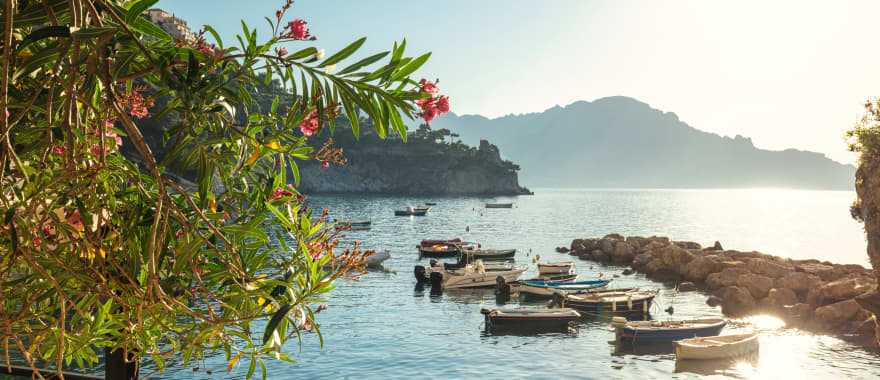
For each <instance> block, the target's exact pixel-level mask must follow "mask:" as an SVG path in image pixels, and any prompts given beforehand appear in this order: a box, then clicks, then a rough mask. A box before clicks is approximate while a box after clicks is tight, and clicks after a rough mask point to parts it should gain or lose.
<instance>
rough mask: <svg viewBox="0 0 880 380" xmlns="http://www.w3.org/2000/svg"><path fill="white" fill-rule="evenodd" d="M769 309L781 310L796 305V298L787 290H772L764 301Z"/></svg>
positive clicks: (795, 295) (791, 291)
mask: <svg viewBox="0 0 880 380" xmlns="http://www.w3.org/2000/svg"><path fill="white" fill-rule="evenodd" d="M764 300H765V303H766V305H767V306H769V307H770V308H782V307H785V306H789V305H794V304H796V303H798V296H797V294H795V292H794V291H793V290H791V289H788V288H773V289H770V292H768V293H767V298H765V299H764Z"/></svg>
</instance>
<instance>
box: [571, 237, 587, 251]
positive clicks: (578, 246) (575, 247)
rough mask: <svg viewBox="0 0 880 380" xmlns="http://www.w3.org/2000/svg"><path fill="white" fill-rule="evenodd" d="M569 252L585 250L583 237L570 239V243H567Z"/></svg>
mask: <svg viewBox="0 0 880 380" xmlns="http://www.w3.org/2000/svg"><path fill="white" fill-rule="evenodd" d="M569 248H570V250H571V252H573V253H577V252H582V251H585V249H584V239H574V240H572V241H571V245H569Z"/></svg>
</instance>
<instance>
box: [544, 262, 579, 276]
mask: <svg viewBox="0 0 880 380" xmlns="http://www.w3.org/2000/svg"><path fill="white" fill-rule="evenodd" d="M574 271H575V266H574V262H572V261H564V262H558V263H538V274H540V275H553V274H573V273H575V272H574Z"/></svg>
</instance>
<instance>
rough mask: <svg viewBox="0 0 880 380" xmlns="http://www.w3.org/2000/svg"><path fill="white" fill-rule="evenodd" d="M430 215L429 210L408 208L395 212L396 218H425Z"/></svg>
mask: <svg viewBox="0 0 880 380" xmlns="http://www.w3.org/2000/svg"><path fill="white" fill-rule="evenodd" d="M427 214H428V209H427V208H421V209H419V208H414V207H407V208H405V209H403V210H394V215H395V216H425V215H427Z"/></svg>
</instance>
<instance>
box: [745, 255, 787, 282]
mask: <svg viewBox="0 0 880 380" xmlns="http://www.w3.org/2000/svg"><path fill="white" fill-rule="evenodd" d="M746 267H747V268H749V271H751V272H752V273H754V274H760V275H763V276H767V277H772V278H779V277H782V276H785V275H786V274H788V273H789V272H791V271H792V270H794V268H791V267H787V266H783V265H780V264H778V263H776V262H773V261H771V260H768V259H764V258H753V259H750V260H748V261H747V262H746Z"/></svg>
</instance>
